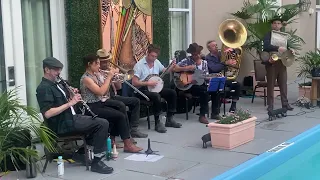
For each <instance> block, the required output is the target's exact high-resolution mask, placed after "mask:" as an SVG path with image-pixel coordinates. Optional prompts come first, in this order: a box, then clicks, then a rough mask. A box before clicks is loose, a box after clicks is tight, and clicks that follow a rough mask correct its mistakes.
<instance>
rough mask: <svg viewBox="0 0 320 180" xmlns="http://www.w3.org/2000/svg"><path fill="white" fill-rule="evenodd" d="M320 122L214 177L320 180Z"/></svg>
mask: <svg viewBox="0 0 320 180" xmlns="http://www.w3.org/2000/svg"><path fill="white" fill-rule="evenodd" d="M319 169H320V125H317V126H315V127H313V128H311V129H309V130H307V131H305V132H303V133H301V134H299V135H298V136H296V137H294V138H292V139H290V140H288V141H286V142H284V143H281V144H279V145H278V146H276V147H273V148H271V149H270V150H268V151H266V152H264V153H262V154H260V155H259V156H257V157H255V158H253V159H250V160H248V161H246V162H244V163H242V164H240V165H239V166H237V167H235V168H232V169H230V170H229V171H227V172H225V173H223V174H220V175H219V176H217V177H215V178H213V179H212V180H319V179H320V170H319Z"/></svg>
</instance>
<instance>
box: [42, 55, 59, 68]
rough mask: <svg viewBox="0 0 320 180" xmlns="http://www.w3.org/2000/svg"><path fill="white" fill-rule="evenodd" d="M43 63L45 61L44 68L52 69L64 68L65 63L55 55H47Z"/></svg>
mask: <svg viewBox="0 0 320 180" xmlns="http://www.w3.org/2000/svg"><path fill="white" fill-rule="evenodd" d="M42 63H43V68H46V67H47V68H50V69H53V68H61V69H62V68H63V64H62V63H61V62H60V61H59V60H58V59H56V58H54V57H47V58H45V59H44V60H43V61H42Z"/></svg>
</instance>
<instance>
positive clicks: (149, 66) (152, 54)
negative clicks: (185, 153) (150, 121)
mask: <svg viewBox="0 0 320 180" xmlns="http://www.w3.org/2000/svg"><path fill="white" fill-rule="evenodd" d="M159 53H160V48H158V47H156V46H155V45H152V44H151V45H149V47H148V51H147V55H146V56H145V57H143V58H142V59H141V60H139V61H138V62H137V63H136V64H135V66H134V68H133V70H134V77H133V78H132V84H133V85H134V86H136V87H137V88H139V89H140V91H142V92H143V93H144V94H145V95H146V96H148V97H149V98H150V100H151V101H152V103H153V105H152V106H153V113H154V119H155V130H156V131H157V132H159V133H165V132H166V131H167V129H166V128H165V127H174V128H180V127H181V126H182V125H181V124H180V123H177V122H176V121H175V120H174V119H173V115H174V113H175V112H176V106H177V94H176V92H175V91H174V90H173V89H168V88H163V89H162V90H161V91H160V92H159V93H155V92H150V91H148V89H147V87H148V86H149V87H150V86H151V87H152V86H156V85H157V83H158V82H155V81H151V80H150V81H144V80H145V79H146V78H147V77H148V76H149V75H150V74H157V75H159V74H160V72H165V71H166V68H165V67H164V66H163V65H162V64H161V62H160V61H159V60H158V59H157V57H158V55H159ZM174 66H175V62H173V65H172V66H171V67H170V68H169V69H168V71H169V72H170V71H171V70H172V68H173V67H174ZM137 96H138V97H139V98H141V99H144V97H142V96H141V95H139V94H137ZM161 98H164V99H165V100H166V101H167V103H168V111H167V118H166V123H165V127H164V125H163V124H162V122H160V119H159V116H160V114H161V109H162V108H161Z"/></svg>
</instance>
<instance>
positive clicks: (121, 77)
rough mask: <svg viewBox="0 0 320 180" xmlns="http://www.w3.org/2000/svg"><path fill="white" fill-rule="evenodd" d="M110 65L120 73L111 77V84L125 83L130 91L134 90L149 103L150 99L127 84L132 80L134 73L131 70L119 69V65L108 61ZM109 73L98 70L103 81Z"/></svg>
mask: <svg viewBox="0 0 320 180" xmlns="http://www.w3.org/2000/svg"><path fill="white" fill-rule="evenodd" d="M109 62H110V63H111V64H113V65H114V66H116V67H117V68H118V69H119V70H120V71H121V72H122V73H115V75H114V76H113V77H112V80H111V81H112V82H113V83H114V82H121V83H126V84H127V85H128V86H130V87H131V88H132V89H134V91H135V92H137V93H139V94H140V95H141V96H142V97H144V98H145V99H146V100H147V101H150V99H149V98H148V96H146V95H145V94H143V93H142V92H141V91H140V90H139V89H137V88H136V87H134V86H133V85H132V84H131V83H129V82H128V81H130V80H131V79H132V78H133V73H134V71H133V70H132V69H130V70H126V69H124V68H122V67H120V66H119V65H117V64H115V63H113V62H112V61H109ZM109 72H110V71H108V70H101V69H100V73H101V74H103V76H104V79H106V77H107V75H108V73H109Z"/></svg>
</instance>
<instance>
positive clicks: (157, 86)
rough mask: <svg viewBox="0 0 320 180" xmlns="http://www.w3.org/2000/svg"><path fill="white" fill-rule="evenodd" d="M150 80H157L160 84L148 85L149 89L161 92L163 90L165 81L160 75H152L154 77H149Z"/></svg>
mask: <svg viewBox="0 0 320 180" xmlns="http://www.w3.org/2000/svg"><path fill="white" fill-rule="evenodd" d="M148 81H156V82H158V84H157V85H156V86H155V87H148V90H149V91H150V92H156V93H158V92H160V91H161V90H162V88H163V84H164V82H163V80H162V79H161V78H160V77H159V76H152V77H150V78H149V79H148Z"/></svg>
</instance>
